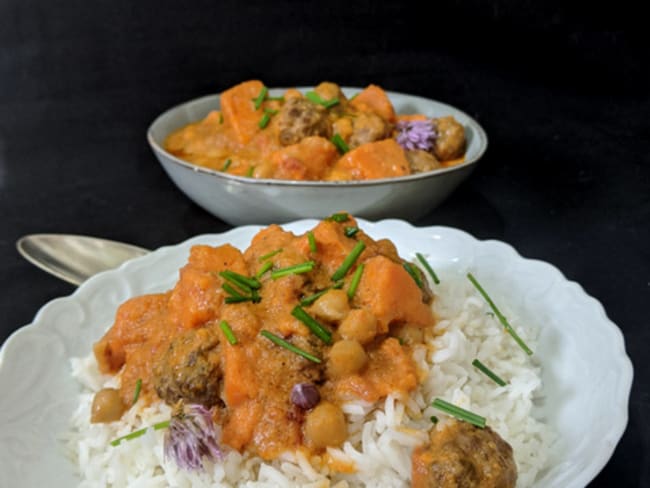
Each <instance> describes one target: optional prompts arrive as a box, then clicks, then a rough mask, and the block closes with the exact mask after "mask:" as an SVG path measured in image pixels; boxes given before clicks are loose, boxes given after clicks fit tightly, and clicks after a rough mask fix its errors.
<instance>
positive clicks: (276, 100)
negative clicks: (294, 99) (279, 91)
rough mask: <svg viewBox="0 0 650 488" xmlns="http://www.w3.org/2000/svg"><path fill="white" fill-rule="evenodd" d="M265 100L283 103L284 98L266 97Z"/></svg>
mask: <svg viewBox="0 0 650 488" xmlns="http://www.w3.org/2000/svg"><path fill="white" fill-rule="evenodd" d="M266 99H267V100H268V101H270V102H284V97H283V96H279V97H266Z"/></svg>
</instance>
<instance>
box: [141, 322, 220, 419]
mask: <svg viewBox="0 0 650 488" xmlns="http://www.w3.org/2000/svg"><path fill="white" fill-rule="evenodd" d="M222 376H223V373H222V371H221V366H220V348H219V336H218V335H217V333H216V332H215V331H214V330H212V329H211V328H210V327H203V328H200V329H191V330H188V331H185V332H183V333H182V334H180V335H179V336H177V337H175V338H174V339H173V340H172V342H171V343H170V345H169V348H168V349H167V350H166V351H165V352H164V353H163V354H162V357H161V358H160V359H159V360H158V361H157V362H156V363H155V364H154V367H153V384H154V388H155V389H156V393H158V396H159V397H160V398H161V399H162V400H164V401H165V402H166V403H168V404H169V405H174V404H175V403H177V402H178V401H179V400H183V401H185V402H187V403H198V404H201V405H204V406H205V407H208V408H209V407H212V406H214V405H216V404H217V403H219V401H220V400H219V393H220V387H221V378H222Z"/></svg>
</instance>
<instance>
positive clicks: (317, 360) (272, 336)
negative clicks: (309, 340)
mask: <svg viewBox="0 0 650 488" xmlns="http://www.w3.org/2000/svg"><path fill="white" fill-rule="evenodd" d="M260 334H261V335H263V336H264V337H266V338H267V339H268V340H270V341H271V342H273V343H275V344H277V345H278V346H281V347H284V348H285V349H288V350H289V351H291V352H295V353H296V354H298V355H299V356H302V357H304V358H305V359H309V360H310V361H313V362H314V363H320V362H321V360H320V358H317V357H316V356H314V355H312V354H309V353H308V352H307V351H303V350H302V349H300V348H299V347H296V346H294V345H293V344H291V343H289V342H287V341H285V340H284V339H282V338H281V337H278V336H276V335H275V334H273V333H272V332H269V331H268V330H263V331H261V332H260Z"/></svg>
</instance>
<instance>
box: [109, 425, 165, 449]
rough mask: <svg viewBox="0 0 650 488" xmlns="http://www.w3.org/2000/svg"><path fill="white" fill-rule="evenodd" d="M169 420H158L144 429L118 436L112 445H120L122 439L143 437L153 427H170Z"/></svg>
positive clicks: (157, 428) (156, 428)
mask: <svg viewBox="0 0 650 488" xmlns="http://www.w3.org/2000/svg"><path fill="white" fill-rule="evenodd" d="M169 422H170V421H169V420H163V421H162V422H158V423H157V424H153V425H151V426H149V427H145V428H144V429H140V430H136V431H134V432H131V433H130V434H126V435H123V436H122V437H118V438H117V439H114V440H112V441H111V446H113V447H115V446H119V445H120V442H122V441H130V440H131V439H135V438H137V437H142V436H143V435H144V434H145V433H146V432H147V430H149V429H153V430H160V429H166V428H167V427H169Z"/></svg>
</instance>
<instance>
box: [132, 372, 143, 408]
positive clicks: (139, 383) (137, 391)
mask: <svg viewBox="0 0 650 488" xmlns="http://www.w3.org/2000/svg"><path fill="white" fill-rule="evenodd" d="M141 389H142V378H138V381H136V382H135V393H134V394H133V402H132V403H131V405H135V404H136V402H137V401H138V398H139V397H140V390H141Z"/></svg>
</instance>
